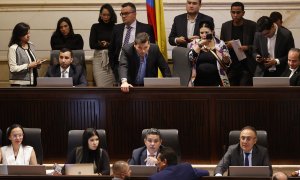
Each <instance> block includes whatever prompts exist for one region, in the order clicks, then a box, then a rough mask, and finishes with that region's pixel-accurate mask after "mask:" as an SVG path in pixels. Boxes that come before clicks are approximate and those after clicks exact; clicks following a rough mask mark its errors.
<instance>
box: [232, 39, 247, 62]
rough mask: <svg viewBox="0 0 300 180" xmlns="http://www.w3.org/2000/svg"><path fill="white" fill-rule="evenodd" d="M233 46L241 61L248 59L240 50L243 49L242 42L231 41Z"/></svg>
mask: <svg viewBox="0 0 300 180" xmlns="http://www.w3.org/2000/svg"><path fill="white" fill-rule="evenodd" d="M231 45H232V48H233V50H234V52H235V54H236V57H237V58H238V60H239V61H241V60H243V59H246V54H245V53H244V51H241V50H239V48H240V47H241V41H240V40H239V39H238V40H233V41H231Z"/></svg>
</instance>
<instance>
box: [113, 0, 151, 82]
mask: <svg viewBox="0 0 300 180" xmlns="http://www.w3.org/2000/svg"><path fill="white" fill-rule="evenodd" d="M120 16H121V17H122V21H123V23H121V24H117V25H116V26H114V28H113V32H112V37H111V44H110V46H109V48H108V56H109V63H110V65H111V68H112V70H113V72H114V75H115V79H116V81H117V83H118V82H119V72H118V70H119V58H120V52H121V49H122V47H123V46H124V45H126V44H130V43H132V42H133V41H134V39H135V36H136V34H138V33H140V32H146V33H147V34H149V36H150V42H151V43H155V37H154V31H153V28H152V26H150V25H148V24H144V23H141V22H139V21H137V20H136V7H135V5H134V4H133V3H130V2H128V3H124V4H122V8H121V13H120Z"/></svg>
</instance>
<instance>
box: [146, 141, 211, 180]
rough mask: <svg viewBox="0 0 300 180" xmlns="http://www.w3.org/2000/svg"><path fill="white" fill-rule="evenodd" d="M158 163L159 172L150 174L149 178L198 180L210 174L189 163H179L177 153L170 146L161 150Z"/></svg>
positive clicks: (152, 179) (159, 179)
mask: <svg viewBox="0 0 300 180" xmlns="http://www.w3.org/2000/svg"><path fill="white" fill-rule="evenodd" d="M156 165H157V167H158V170H159V172H158V173H156V174H154V175H152V176H150V177H149V180H164V179H172V180H176V179H178V180H179V179H180V180H196V179H199V177H202V176H208V175H209V172H208V171H207V170H201V169H195V168H193V167H192V166H191V164H189V163H181V164H178V159H177V154H176V153H175V151H174V150H173V149H172V148H169V147H164V148H163V149H162V150H161V151H160V152H159V154H158V157H157V164H156Z"/></svg>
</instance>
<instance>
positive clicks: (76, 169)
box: [65, 163, 94, 175]
mask: <svg viewBox="0 0 300 180" xmlns="http://www.w3.org/2000/svg"><path fill="white" fill-rule="evenodd" d="M65 174H66V175H94V165H93V164H92V163H88V164H65Z"/></svg>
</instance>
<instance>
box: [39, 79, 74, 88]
mask: <svg viewBox="0 0 300 180" xmlns="http://www.w3.org/2000/svg"><path fill="white" fill-rule="evenodd" d="M36 81H37V85H36V86H38V87H73V78H72V77H69V78H61V77H37V79H36Z"/></svg>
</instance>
